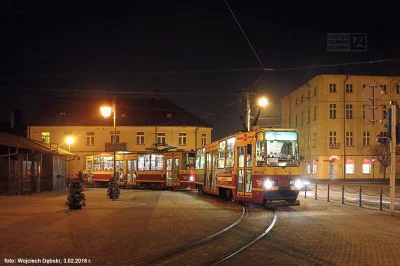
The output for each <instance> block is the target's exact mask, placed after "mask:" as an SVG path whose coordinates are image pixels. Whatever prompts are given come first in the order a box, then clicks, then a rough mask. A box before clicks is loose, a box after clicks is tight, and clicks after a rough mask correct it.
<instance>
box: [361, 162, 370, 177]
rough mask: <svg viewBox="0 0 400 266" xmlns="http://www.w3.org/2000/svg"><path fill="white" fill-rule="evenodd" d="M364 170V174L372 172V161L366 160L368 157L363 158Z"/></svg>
mask: <svg viewBox="0 0 400 266" xmlns="http://www.w3.org/2000/svg"><path fill="white" fill-rule="evenodd" d="M362 172H363V174H370V173H371V162H370V161H369V160H366V159H364V160H363V165H362Z"/></svg>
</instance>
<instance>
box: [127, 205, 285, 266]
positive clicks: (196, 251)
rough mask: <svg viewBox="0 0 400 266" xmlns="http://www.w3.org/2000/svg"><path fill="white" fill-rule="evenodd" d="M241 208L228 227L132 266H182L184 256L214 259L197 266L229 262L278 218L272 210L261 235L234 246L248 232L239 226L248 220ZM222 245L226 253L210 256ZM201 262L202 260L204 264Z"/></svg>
mask: <svg viewBox="0 0 400 266" xmlns="http://www.w3.org/2000/svg"><path fill="white" fill-rule="evenodd" d="M242 206H243V212H242V216H241V217H240V218H239V219H238V220H236V221H235V222H234V223H232V224H231V225H229V226H228V227H226V228H224V229H222V230H220V231H218V232H216V233H214V234H212V235H209V236H207V237H205V238H203V239H201V240H199V241H196V242H193V243H190V244H187V245H184V246H181V247H178V248H176V249H173V250H170V251H167V252H165V253H163V254H161V255H158V256H155V257H152V258H149V259H146V260H143V261H140V262H138V263H135V264H133V265H135V266H138V265H151V264H153V263H156V262H157V264H158V265H160V264H164V265H176V263H177V262H178V261H180V263H179V264H181V265H184V264H185V263H184V261H185V259H184V258H187V257H185V256H186V255H187V256H189V257H190V258H193V257H196V258H200V257H204V256H205V257H210V256H212V257H214V258H205V259H204V258H200V259H198V260H199V265H207V266H210V265H218V264H220V263H222V262H223V261H226V260H229V259H230V258H232V257H233V256H235V255H236V254H238V253H240V252H242V251H244V250H245V249H247V248H248V247H250V246H251V245H252V244H254V243H255V242H257V241H258V240H260V239H261V238H262V237H264V236H265V235H266V234H267V233H268V232H269V231H270V230H271V229H272V228H273V227H274V225H275V223H276V221H277V217H278V215H277V212H276V211H275V210H273V216H272V219H271V221H270V223H269V225H268V226H267V227H266V228H265V227H264V228H265V230H264V229H263V230H262V231H261V233H260V232H259V233H257V234H256V236H255V237H250V239H246V240H245V241H244V243H241V244H239V245H236V243H235V242H236V241H237V240H238V239H240V240H242V238H248V232H246V230H248V228H249V226H248V225H247V226H241V225H242V224H243V223H242V222H243V221H245V220H249V219H248V217H249V206H247V205H245V204H242ZM259 209H261V208H259ZM263 211H264V212H265V210H263ZM255 213H257V211H255ZM258 213H260V212H259V211H258ZM250 216H251V215H250ZM255 216H256V220H257V215H256V214H255ZM239 224H241V225H240V226H238V225H239ZM239 227H241V228H239ZM233 228H235V232H232V231H233V230H231V229H233ZM250 228H251V227H250ZM224 233H225V234H224ZM222 234H223V235H222ZM218 236H221V237H220V238H217V237H218ZM212 240H214V241H212ZM210 241H212V242H210ZM208 242H210V245H208V246H205V244H206V243H208ZM241 242H242V241H241ZM221 243H222V244H221ZM224 243H228V244H227V245H228V246H229V247H228V248H227V250H228V251H226V250H224V251H223V252H217V253H219V254H220V255H219V256H216V255H210V253H214V252H215V250H214V249H213V246H215V247H218V248H221V246H225V244H224ZM207 249H208V250H210V249H211V250H210V252H207ZM185 254H186V255H185ZM188 254H189V255H188ZM221 254H222V255H221ZM209 255H210V256H209ZM202 260H204V262H203V261H202ZM190 265H193V262H191V263H190Z"/></svg>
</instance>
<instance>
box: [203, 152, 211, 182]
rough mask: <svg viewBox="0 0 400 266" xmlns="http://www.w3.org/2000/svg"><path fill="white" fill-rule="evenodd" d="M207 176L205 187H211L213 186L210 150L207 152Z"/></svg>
mask: <svg viewBox="0 0 400 266" xmlns="http://www.w3.org/2000/svg"><path fill="white" fill-rule="evenodd" d="M205 167H206V169H205V170H206V176H205V177H206V178H205V184H204V187H205V188H208V189H210V188H211V176H212V175H211V154H210V153H209V152H207V153H206V163H205Z"/></svg>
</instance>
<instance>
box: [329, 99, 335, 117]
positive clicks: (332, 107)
mask: <svg viewBox="0 0 400 266" xmlns="http://www.w3.org/2000/svg"><path fill="white" fill-rule="evenodd" d="M329 118H330V119H336V104H335V103H331V104H329Z"/></svg>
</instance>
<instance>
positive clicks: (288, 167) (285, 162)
mask: <svg viewBox="0 0 400 266" xmlns="http://www.w3.org/2000/svg"><path fill="white" fill-rule="evenodd" d="M195 171H196V175H195V181H194V184H195V187H196V188H197V189H198V190H199V191H201V192H205V193H209V194H215V195H220V196H223V197H225V198H227V199H232V198H233V199H234V200H237V201H245V202H252V203H257V204H262V205H267V204H269V203H272V202H275V201H284V204H285V206H290V205H299V204H300V203H299V201H298V200H297V196H298V194H299V189H300V188H301V187H302V183H301V181H300V161H299V151H298V134H297V130H296V129H281V128H279V129H270V128H255V130H253V131H249V132H240V133H237V134H234V135H232V136H229V137H227V138H224V139H221V140H218V141H215V142H212V143H210V144H207V145H205V146H204V147H202V148H200V149H198V150H197V151H196V167H195Z"/></svg>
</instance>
